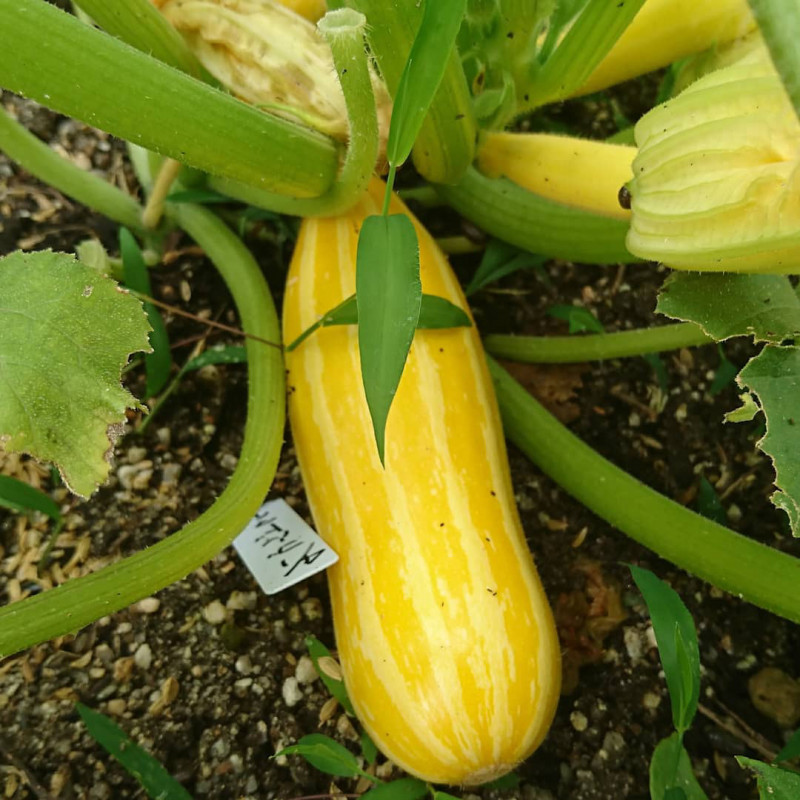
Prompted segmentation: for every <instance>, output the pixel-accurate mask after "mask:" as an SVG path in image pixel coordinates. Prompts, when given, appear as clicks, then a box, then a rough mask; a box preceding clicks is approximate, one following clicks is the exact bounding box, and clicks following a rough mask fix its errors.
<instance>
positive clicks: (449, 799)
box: [433, 792, 459, 800]
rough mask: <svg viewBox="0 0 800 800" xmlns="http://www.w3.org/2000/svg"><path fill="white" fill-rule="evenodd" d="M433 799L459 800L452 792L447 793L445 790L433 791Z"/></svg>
mask: <svg viewBox="0 0 800 800" xmlns="http://www.w3.org/2000/svg"><path fill="white" fill-rule="evenodd" d="M433 800H459V798H457V797H456V796H455V795H454V794H448V793H447V792H434V793H433Z"/></svg>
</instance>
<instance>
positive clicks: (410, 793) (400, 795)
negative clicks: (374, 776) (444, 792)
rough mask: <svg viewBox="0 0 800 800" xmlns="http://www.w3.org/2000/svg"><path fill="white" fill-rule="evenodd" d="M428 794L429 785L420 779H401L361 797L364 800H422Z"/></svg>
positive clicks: (376, 788)
mask: <svg viewBox="0 0 800 800" xmlns="http://www.w3.org/2000/svg"><path fill="white" fill-rule="evenodd" d="M426 794H428V784H427V783H425V781H421V780H420V779H419V778H399V779H398V780H396V781H392V782H391V783H384V784H382V785H381V786H376V787H375V788H374V789H370V790H369V791H368V792H367V793H366V794H363V795H361V797H362V798H363V800H367V798H368V799H369V800H420V798H422V797H425V795H426Z"/></svg>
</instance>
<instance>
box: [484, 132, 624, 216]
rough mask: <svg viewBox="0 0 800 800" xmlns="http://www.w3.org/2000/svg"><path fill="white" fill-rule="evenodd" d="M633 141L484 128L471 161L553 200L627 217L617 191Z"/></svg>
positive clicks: (622, 183) (588, 209)
mask: <svg viewBox="0 0 800 800" xmlns="http://www.w3.org/2000/svg"><path fill="white" fill-rule="evenodd" d="M635 155H636V148H635V147H627V146H625V145H618V144H608V143H606V142H596V141H591V140H589V139H577V138H574V137H571V136H557V135H554V134H549V133H499V132H498V133H490V134H488V135H486V136H485V137H484V139H483V140H482V143H481V147H480V150H479V151H478V160H477V165H478V168H479V169H480V170H481V172H483V173H484V175H486V176H487V177H489V178H500V177H505V178H508V179H509V180H511V181H513V182H514V183H516V184H517V185H518V186H521V187H523V188H524V189H527V190H528V191H530V192H534V193H535V194H537V195H540V196H541V197H546V198H547V199H549V200H554V201H555V202H557V203H563V204H564V205H568V206H572V207H574V208H579V209H582V210H583V211H589V212H591V213H593V214H600V215H602V216H606V217H611V218H613V219H621V220H627V219H629V217H630V211H628V210H627V209H625V208H623V207H622V206H621V205H620V202H619V191H620V189H621V188H622V187H623V186H624V185H625V184H626V183H628V181H629V180H630V179H631V177H632V172H631V163H632V162H633V159H634V156H635Z"/></svg>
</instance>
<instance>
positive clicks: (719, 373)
mask: <svg viewBox="0 0 800 800" xmlns="http://www.w3.org/2000/svg"><path fill="white" fill-rule="evenodd" d="M717 349H718V350H719V366H718V367H717V369H716V371H715V372H714V379H713V380H712V381H711V386H709V387H708V393H709V394H710V395H711V396H712V397H716V395H718V394H719V393H720V392H721V391H722V390H723V389H724V388H725V387H726V386H727V385H728V384H729V383H731V382H732V381H733V379H734V378H735V377H736V373H737V372H738V371H739V368H738V367H737V366H736V365H735V364H732V363H731V362H730V361H728V359H727V357H726V356H725V351H724V350H723V349H722V345H717Z"/></svg>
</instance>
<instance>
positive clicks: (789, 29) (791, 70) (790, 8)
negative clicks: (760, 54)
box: [748, 0, 800, 116]
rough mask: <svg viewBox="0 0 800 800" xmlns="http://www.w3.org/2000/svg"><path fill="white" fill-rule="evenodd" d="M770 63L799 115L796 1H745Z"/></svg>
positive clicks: (799, 16) (798, 11)
mask: <svg viewBox="0 0 800 800" xmlns="http://www.w3.org/2000/svg"><path fill="white" fill-rule="evenodd" d="M748 2H749V3H750V8H751V9H752V11H753V16H754V17H755V18H756V22H758V27H759V29H760V30H761V35H762V36H763V37H764V40H765V41H766V43H767V47H769V52H770V55H771V56H772V62H773V63H774V64H775V68H776V69H777V70H778V72H779V73H780V76H781V80H782V81H783V85H784V86H785V87H786V91H787V93H788V94H789V97H790V98H791V101H792V105H794V109H795V112H796V113H797V114H798V116H800V50H798V46H797V43H798V42H800V6H798V4H797V2H796V0H748Z"/></svg>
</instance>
